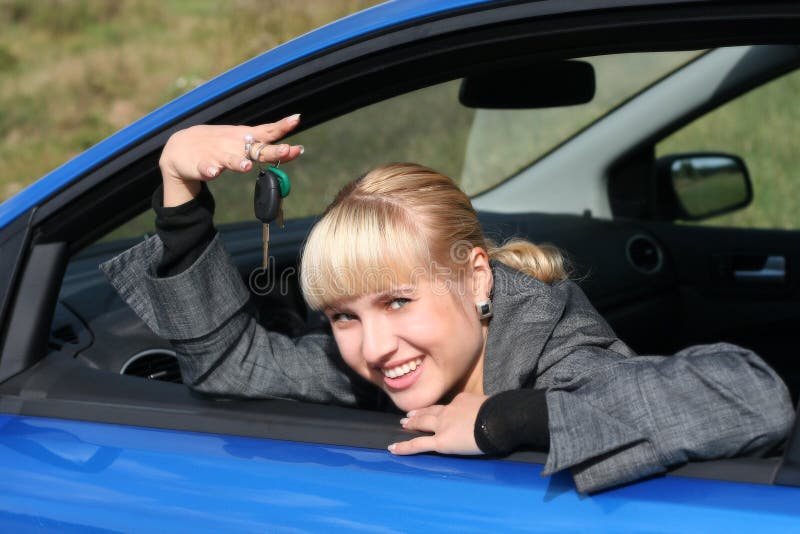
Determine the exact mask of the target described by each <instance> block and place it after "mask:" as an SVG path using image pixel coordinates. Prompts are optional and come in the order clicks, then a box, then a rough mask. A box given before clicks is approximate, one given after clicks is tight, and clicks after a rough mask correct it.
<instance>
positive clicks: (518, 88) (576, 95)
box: [458, 61, 595, 109]
mask: <svg viewBox="0 0 800 534" xmlns="http://www.w3.org/2000/svg"><path fill="white" fill-rule="evenodd" d="M594 91H595V76H594V67H593V66H592V64H591V63H586V62H585V61H554V62H549V63H539V64H534V65H517V66H513V67H507V68H505V69H504V70H498V71H492V72H485V73H481V74H475V75H471V76H467V77H466V78H464V79H463V80H462V81H461V89H460V91H459V94H458V100H459V102H461V104H462V105H464V106H467V107H470V108H482V109H536V108H549V107H559V106H573V105H577V104H586V103H587V102H590V101H591V100H592V98H594Z"/></svg>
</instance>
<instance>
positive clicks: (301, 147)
mask: <svg viewBox="0 0 800 534" xmlns="http://www.w3.org/2000/svg"><path fill="white" fill-rule="evenodd" d="M305 152H306V147H304V146H303V145H300V155H301V156H302V155H303V154H305Z"/></svg>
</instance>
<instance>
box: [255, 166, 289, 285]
mask: <svg viewBox="0 0 800 534" xmlns="http://www.w3.org/2000/svg"><path fill="white" fill-rule="evenodd" d="M290 187H291V186H290V183H289V177H288V176H287V175H286V173H285V172H283V171H282V170H280V169H278V168H277V167H268V168H267V169H263V168H262V169H261V170H259V172H258V177H257V178H256V189H255V194H254V195H253V207H254V210H255V214H256V218H257V219H258V220H259V221H261V223H262V224H263V229H262V241H263V243H264V259H263V268H264V271H266V270H267V265H268V259H269V224H270V223H271V222H272V221H274V220H275V219H278V224H279V225H280V227H281V228H283V198H284V197H285V196H286V195H288V194H289V190H290Z"/></svg>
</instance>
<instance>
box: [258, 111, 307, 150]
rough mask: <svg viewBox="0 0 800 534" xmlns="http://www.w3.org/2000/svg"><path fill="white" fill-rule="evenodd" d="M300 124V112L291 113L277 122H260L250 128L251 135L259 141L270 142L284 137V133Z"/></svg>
mask: <svg viewBox="0 0 800 534" xmlns="http://www.w3.org/2000/svg"><path fill="white" fill-rule="evenodd" d="M298 124H300V114H299V113H298V114H297V115H292V116H290V117H286V118H284V119H281V120H279V121H278V122H271V123H269V124H262V125H260V126H254V127H253V128H252V131H253V137H255V138H256V139H258V140H259V141H264V142H267V143H271V142H273V141H277V140H278V139H280V138H282V137H284V136H285V135H286V134H288V133H289V132H291V131H292V130H294V129H295V128H296V127H297V125H298Z"/></svg>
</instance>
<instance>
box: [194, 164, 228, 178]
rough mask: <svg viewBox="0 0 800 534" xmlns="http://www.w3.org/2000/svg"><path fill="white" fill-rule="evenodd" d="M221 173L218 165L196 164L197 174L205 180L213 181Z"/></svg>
mask: <svg viewBox="0 0 800 534" xmlns="http://www.w3.org/2000/svg"><path fill="white" fill-rule="evenodd" d="M221 171H222V169H221V168H220V165H219V164H217V163H212V162H210V161H201V162H200V163H198V164H197V174H199V175H200V177H201V178H203V179H205V180H213V179H214V178H216V177H217V176H219V173H220V172H221Z"/></svg>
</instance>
